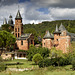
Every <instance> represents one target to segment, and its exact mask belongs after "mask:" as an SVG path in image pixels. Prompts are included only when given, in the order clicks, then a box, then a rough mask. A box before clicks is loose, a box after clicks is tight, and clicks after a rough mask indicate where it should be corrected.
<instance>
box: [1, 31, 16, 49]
mask: <svg viewBox="0 0 75 75" xmlns="http://www.w3.org/2000/svg"><path fill="white" fill-rule="evenodd" d="M15 41H16V37H15V36H14V35H13V34H11V33H9V32H7V31H0V47H2V50H3V47H5V48H6V49H7V48H8V47H10V46H11V45H12V44H14V43H15Z"/></svg>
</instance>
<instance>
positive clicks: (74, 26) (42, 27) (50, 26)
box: [24, 20, 75, 37]
mask: <svg viewBox="0 0 75 75" xmlns="http://www.w3.org/2000/svg"><path fill="white" fill-rule="evenodd" d="M61 23H62V24H63V25H64V26H65V28H66V29H67V30H68V31H69V32H71V33H75V20H57V21H51V22H49V21H45V22H42V23H39V24H25V25H24V32H25V31H26V30H27V29H32V28H34V29H35V30H36V32H37V34H38V35H40V36H41V37H43V36H44V34H45V32H46V30H49V31H50V33H53V32H54V30H55V26H56V24H58V26H60V24H61Z"/></svg>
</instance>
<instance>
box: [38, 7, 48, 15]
mask: <svg viewBox="0 0 75 75" xmlns="http://www.w3.org/2000/svg"><path fill="white" fill-rule="evenodd" d="M37 11H40V12H44V14H48V13H49V11H48V8H39V9H37Z"/></svg>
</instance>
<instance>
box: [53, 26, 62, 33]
mask: <svg viewBox="0 0 75 75" xmlns="http://www.w3.org/2000/svg"><path fill="white" fill-rule="evenodd" d="M55 33H59V34H61V32H60V31H59V29H58V26H57V25H56V29H55V32H54V34H55Z"/></svg>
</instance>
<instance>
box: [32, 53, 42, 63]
mask: <svg viewBox="0 0 75 75" xmlns="http://www.w3.org/2000/svg"><path fill="white" fill-rule="evenodd" d="M42 59H43V57H42V56H41V55H40V54H39V53H37V54H35V55H34V56H33V58H32V60H33V61H34V62H35V63H36V64H38V63H39V61H40V60H42Z"/></svg>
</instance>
